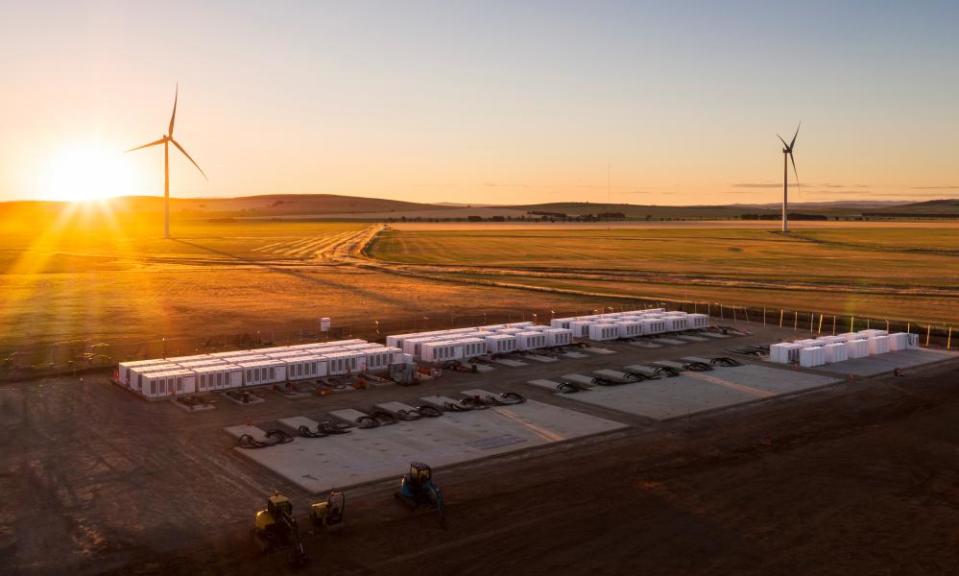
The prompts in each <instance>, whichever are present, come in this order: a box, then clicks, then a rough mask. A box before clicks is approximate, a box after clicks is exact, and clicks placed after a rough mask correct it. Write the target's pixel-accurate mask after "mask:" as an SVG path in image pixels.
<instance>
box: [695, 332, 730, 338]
mask: <svg viewBox="0 0 959 576" xmlns="http://www.w3.org/2000/svg"><path fill="white" fill-rule="evenodd" d="M702 335H703V336H705V337H707V338H715V339H717V340H718V339H719V338H729V334H723V333H721V332H703V333H702Z"/></svg>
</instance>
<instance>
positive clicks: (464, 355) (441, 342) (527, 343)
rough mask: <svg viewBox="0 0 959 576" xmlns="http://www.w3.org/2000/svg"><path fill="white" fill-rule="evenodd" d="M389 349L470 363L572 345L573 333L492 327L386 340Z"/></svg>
mask: <svg viewBox="0 0 959 576" xmlns="http://www.w3.org/2000/svg"><path fill="white" fill-rule="evenodd" d="M386 343H387V345H388V346H400V347H402V349H403V352H404V353H406V354H410V355H412V356H413V357H414V358H418V359H420V360H422V361H424V362H446V361H449V360H468V359H470V358H475V357H477V356H483V355H485V354H507V353H510V352H516V351H519V350H536V349H540V348H552V347H556V346H568V345H570V344H572V343H573V334H572V331H571V330H568V329H565V328H551V327H549V326H542V325H536V324H533V323H532V322H517V323H514V324H493V325H489V326H477V327H473V328H456V329H452V330H437V331H434V332H419V333H415V334H398V335H394V336H387V337H386Z"/></svg>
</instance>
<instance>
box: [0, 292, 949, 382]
mask: <svg viewBox="0 0 959 576" xmlns="http://www.w3.org/2000/svg"><path fill="white" fill-rule="evenodd" d="M644 308H667V309H670V310H682V311H685V312H691V313H692V312H698V313H704V314H709V315H710V316H711V317H712V319H713V322H714V323H717V324H740V323H750V324H752V325H754V326H775V327H781V328H784V329H792V330H793V331H795V332H797V333H804V334H815V335H819V334H838V333H842V332H849V331H854V330H861V329H864V328H881V329H883V330H889V331H890V332H911V333H913V334H919V336H920V343H921V344H922V345H924V346H926V347H936V348H944V349H948V350H951V349H952V348H953V338H952V336H953V329H952V327H951V326H949V325H943V324H927V323H921V324H920V323H915V322H908V321H901V320H887V319H884V318H881V317H877V316H868V317H864V316H852V315H835V314H828V313H820V312H816V311H811V310H794V309H786V308H775V309H773V308H761V307H752V306H741V305H731V304H724V303H720V302H701V301H689V300H659V299H639V298H622V299H615V300H607V301H597V302H595V303H594V304H591V305H584V306H582V307H570V306H568V305H567V306H564V307H562V308H555V309H531V310H510V309H491V310H486V311H475V312H474V311H471V312H469V313H460V312H455V311H454V312H439V313H432V314H418V315H409V316H406V317H402V318H388V319H382V320H380V319H376V318H349V319H342V320H338V319H337V318H334V319H333V325H332V327H331V328H330V330H329V331H328V332H321V331H320V322H319V319H317V320H316V321H315V322H310V323H302V324H299V325H295V324H293V323H291V324H287V325H286V327H285V329H283V330H276V329H260V330H250V331H247V332H243V333H238V334H226V335H202V336H175V337H162V336H161V337H159V338H156V339H152V340H149V341H142V342H131V341H129V340H122V339H108V338H104V339H101V338H85V339H77V340H72V341H69V342H60V343H56V344H50V345H43V346H34V347H28V346H20V347H5V348H0V380H8V381H9V380H18V379H32V378H37V377H44V376H51V375H58V374H73V373H77V374H79V373H81V372H87V371H95V370H108V369H112V368H113V367H114V366H115V365H116V363H117V362H120V361H125V360H140V359H147V358H163V357H173V356H186V355H192V354H204V353H210V352H221V351H226V350H237V349H247V348H258V347H264V346H281V345H288V344H298V343H305V342H317V341H324V340H339V339H344V338H363V339H365V340H369V341H372V342H383V341H384V340H385V338H386V336H387V335H388V334H401V333H408V332H422V331H428V330H439V329H443V328H459V327H468V326H479V325H483V324H504V323H509V322H520V321H533V322H538V323H545V324H548V323H549V321H550V320H551V319H552V318H559V317H569V316H583V315H589V314H599V313H603V312H617V311H623V310H635V309H644ZM798 337H799V335H797V338H798ZM957 345H959V343H957Z"/></svg>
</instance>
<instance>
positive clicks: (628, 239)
mask: <svg viewBox="0 0 959 576" xmlns="http://www.w3.org/2000/svg"><path fill="white" fill-rule="evenodd" d="M768 226H769V225H768V224H767V225H766V227H765V228H763V227H758V226H748V227H742V226H740V225H738V224H737V223H726V224H725V226H717V225H710V226H689V225H681V226H650V227H637V226H624V227H620V228H617V227H612V228H607V229H601V228H597V227H590V228H580V229H571V228H564V227H542V226H541V227H525V228H524V227H518V226H507V227H502V228H500V229H496V228H495V227H491V226H484V227H482V228H479V229H475V228H468V227H465V226H463V227H460V229H456V228H455V227H451V226H446V227H443V228H441V229H432V230H431V229H428V228H426V227H424V226H417V227H411V228H408V229H407V228H404V227H394V228H393V229H391V230H389V231H387V232H385V233H384V234H382V235H380V237H379V238H378V239H377V240H376V242H375V244H374V245H373V247H372V249H371V251H370V253H371V255H372V256H373V257H375V258H378V259H381V260H385V261H389V262H394V263H402V264H409V265H416V266H419V267H421V268H424V269H428V270H430V272H431V273H433V274H439V275H442V276H447V277H450V278H454V279H455V278H460V279H472V280H480V281H487V282H492V281H496V282H509V283H518V284H525V285H532V286H544V287H554V288H562V289H565V290H584V291H589V292H593V293H625V294H634V295H637V296H650V297H662V298H674V299H700V300H703V301H720V302H725V303H727V304H736V305H753V306H768V307H772V308H780V307H785V308H787V309H796V308H799V309H801V310H816V311H821V312H827V313H835V314H858V315H872V316H874V317H889V318H899V319H905V320H915V321H925V322H957V321H959V310H957V306H956V305H957V304H959V248H957V247H959V226H957V225H955V224H952V223H944V224H930V223H922V224H913V225H911V226H905V225H897V226H886V225H881V224H880V225H871V224H844V225H843V226H821V225H820V226H804V225H802V224H800V225H798V226H796V227H795V229H794V232H793V233H791V234H789V235H788V236H787V235H783V234H781V233H779V232H778V231H776V230H773V229H769V228H768Z"/></svg>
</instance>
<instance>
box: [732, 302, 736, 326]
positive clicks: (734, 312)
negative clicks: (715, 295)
mask: <svg viewBox="0 0 959 576" xmlns="http://www.w3.org/2000/svg"><path fill="white" fill-rule="evenodd" d="M735 323H736V307H735V306H733V324H735Z"/></svg>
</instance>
